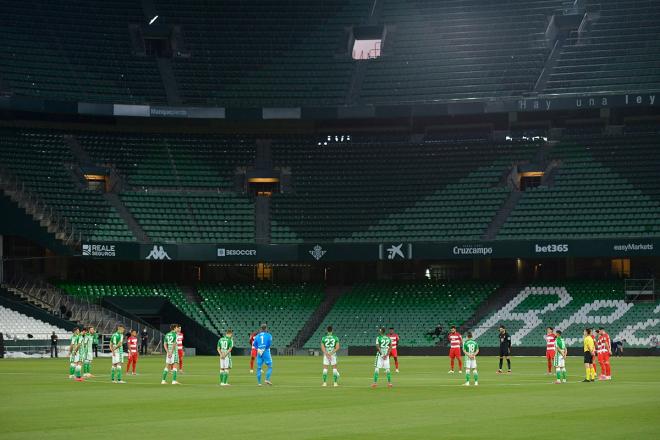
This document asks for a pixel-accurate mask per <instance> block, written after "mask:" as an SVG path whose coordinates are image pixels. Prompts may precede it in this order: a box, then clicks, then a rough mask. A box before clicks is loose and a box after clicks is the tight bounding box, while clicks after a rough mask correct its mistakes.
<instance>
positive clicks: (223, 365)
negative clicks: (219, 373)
mask: <svg viewBox="0 0 660 440" xmlns="http://www.w3.org/2000/svg"><path fill="white" fill-rule="evenodd" d="M229 368H231V356H227V357H226V358H224V359H222V358H220V369H221V370H226V369H229Z"/></svg>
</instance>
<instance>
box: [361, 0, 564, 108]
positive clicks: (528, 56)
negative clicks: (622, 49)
mask: <svg viewBox="0 0 660 440" xmlns="http://www.w3.org/2000/svg"><path fill="white" fill-rule="evenodd" d="M560 4H561V2H560V1H557V0H534V1H525V0H515V1H511V2H507V3H506V4H504V5H502V4H499V3H494V2H489V1H483V0H461V1H449V2H438V1H433V0H415V1H386V2H385V6H384V10H383V17H382V20H383V22H384V23H385V24H386V25H387V24H390V23H391V24H394V25H395V27H396V29H394V30H393V32H392V33H391V35H390V34H389V33H388V35H387V36H386V39H385V42H384V44H383V50H382V54H383V55H382V56H381V57H380V58H378V59H375V60H371V61H369V66H368V68H367V75H366V78H365V80H364V85H363V88H362V92H361V95H360V96H361V99H362V100H363V101H364V102H369V103H386V102H393V101H394V102H432V101H438V100H448V99H457V98H482V99H483V98H501V97H510V96H520V95H521V94H523V93H525V92H531V91H532V90H533V89H534V84H535V82H536V80H537V79H538V77H539V75H540V73H541V71H542V70H543V66H544V63H545V60H546V57H547V56H548V53H549V48H548V47H547V45H546V41H545V35H544V34H545V30H546V27H547V17H548V16H550V15H552V14H553V13H554V12H555V11H556V10H557V9H558V8H559V6H560Z"/></svg>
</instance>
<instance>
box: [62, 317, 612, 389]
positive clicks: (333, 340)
mask: <svg viewBox="0 0 660 440" xmlns="http://www.w3.org/2000/svg"><path fill="white" fill-rule="evenodd" d="M326 330H327V333H326V335H325V336H323V337H322V338H321V352H322V354H323V371H322V379H323V381H322V386H324V387H326V386H327V385H328V372H329V368H332V377H333V386H335V387H337V386H339V377H340V374H339V370H338V366H337V353H338V351H339V349H340V347H341V345H340V342H339V338H338V337H337V336H335V335H334V334H333V328H332V326H328V327H327V329H326ZM595 333H596V334H595V335H594V334H593V329H591V328H586V329H585V330H584V334H583V348H584V366H585V379H584V380H583V382H594V381H595V380H596V368H595V360H596V359H597V360H598V364H599V365H600V375H599V376H598V379H599V380H611V378H612V376H611V365H610V356H611V354H612V344H611V340H610V337H609V335H608V333H607V332H606V331H605V329H604V328H603V327H600V328H599V329H598V330H596V332H595ZM466 337H467V339H466V340H465V341H463V337H462V336H461V334H460V333H459V332H458V331H457V330H456V327H455V326H452V327H451V330H450V332H449V334H448V335H447V339H448V342H449V360H450V368H451V369H450V370H449V373H451V374H453V373H454V365H455V361H458V368H459V369H458V372H459V373H461V372H462V369H463V360H462V356H465V383H464V385H465V386H469V385H470V379H471V377H472V378H473V379H474V385H475V386H478V385H479V374H478V371H477V360H476V358H477V355H478V354H479V344H478V343H477V342H476V341H475V340H474V339H473V335H472V332H469V331H468V332H467V333H466ZM498 338H499V341H500V347H499V348H500V352H499V368H498V370H497V373H498V374H501V373H502V366H503V360H504V359H506V360H507V373H511V337H510V335H509V334H508V332H507V331H506V327H505V326H503V325H501V326H500V327H499V335H498ZM544 339H545V343H546V362H547V374H549V375H550V374H553V371H552V369H553V368H554V370H555V371H554V374H555V375H556V380H555V383H556V384H561V383H566V365H565V361H566V357H567V355H568V348H567V346H566V342H565V341H564V339H563V337H562V332H561V331H560V330H555V329H554V328H552V327H548V328H547V329H546V334H545V336H544ZM95 341H98V335H97V334H96V331H95V329H94V327H84V328H82V330H81V329H79V328H75V329H74V331H73V336H72V338H71V344H70V346H69V353H70V358H69V378H71V379H75V380H76V381H83V380H84V379H83V377H93V375H92V373H91V366H92V360H93V344H94V343H95ZM123 342H124V326H123V325H121V324H120V325H118V326H117V331H116V332H115V333H113V334H112V336H111V337H110V352H111V363H112V368H111V381H112V382H113V383H125V381H124V380H123V378H122V374H123V370H122V363H123ZM272 343H273V336H272V334H270V333H269V332H268V327H267V325H266V324H262V325H261V328H260V331H259V332H254V333H251V334H250V346H251V347H250V348H251V356H250V373H253V372H254V363H255V361H256V364H257V374H256V379H257V385H259V386H261V385H262V374H263V367H264V366H266V367H267V370H266V373H265V380H264V383H265V384H266V385H272V382H271V380H270V379H271V375H272V372H273V360H272V355H271V352H270V349H271V346H272ZM398 343H399V335H398V334H396V333H395V331H394V328H392V327H390V328H389V333H387V334H386V333H385V328H384V327H382V328H380V329H379V331H378V335H377V337H376V358H375V361H374V376H373V382H372V384H371V386H372V388H376V387H377V386H378V379H379V376H380V370H384V372H385V375H386V378H387V386H388V387H392V375H391V370H390V358H393V359H394V363H395V371H396V372H397V373H398V372H399V360H398V352H397V348H398ZM163 346H164V349H165V366H164V368H163V373H162V380H161V384H166V383H167V377H168V376H169V375H170V374H171V375H172V381H171V384H172V385H178V384H179V382H178V381H177V375H178V373H179V372H180V371H183V355H184V351H183V333H182V332H181V325H179V324H172V325H171V326H170V331H169V332H168V333H167V334H166V335H165V337H164V341H163ZM127 347H128V363H127V366H126V374H129V371H130V369H131V367H132V374H133V375H136V372H135V371H136V370H135V368H136V365H137V361H138V339H137V332H136V331H135V330H131V332H130V336H129V337H128V338H127ZM233 347H234V341H233V331H232V330H231V329H227V331H226V332H225V335H224V336H222V337H221V338H220V339H219V340H218V343H217V348H216V350H217V353H218V355H219V356H220V373H219V385H220V386H229V385H230V384H229V373H230V370H231V368H232V361H231V353H232V350H233ZM461 351H462V353H461Z"/></svg>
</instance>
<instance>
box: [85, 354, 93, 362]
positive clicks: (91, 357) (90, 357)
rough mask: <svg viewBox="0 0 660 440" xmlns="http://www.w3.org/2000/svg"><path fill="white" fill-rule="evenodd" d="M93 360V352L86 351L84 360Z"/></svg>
mask: <svg viewBox="0 0 660 440" xmlns="http://www.w3.org/2000/svg"><path fill="white" fill-rule="evenodd" d="M93 360H94V353H92V352H89V353H87V355H86V356H85V359H84V361H85V362H92V361H93Z"/></svg>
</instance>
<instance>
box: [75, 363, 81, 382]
mask: <svg viewBox="0 0 660 440" xmlns="http://www.w3.org/2000/svg"><path fill="white" fill-rule="evenodd" d="M80 370H81V368H80V365H76V377H77V378H78V379H80V376H81V371H80Z"/></svg>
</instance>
